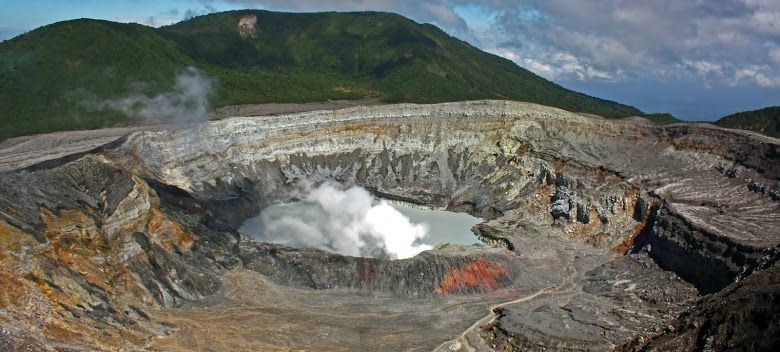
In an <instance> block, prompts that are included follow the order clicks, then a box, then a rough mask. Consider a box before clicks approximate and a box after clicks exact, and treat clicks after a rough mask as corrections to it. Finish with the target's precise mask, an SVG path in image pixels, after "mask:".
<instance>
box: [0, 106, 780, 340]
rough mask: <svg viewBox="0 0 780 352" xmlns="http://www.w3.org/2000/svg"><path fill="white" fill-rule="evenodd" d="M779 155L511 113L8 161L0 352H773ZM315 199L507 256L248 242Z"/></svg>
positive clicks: (200, 131)
mask: <svg viewBox="0 0 780 352" xmlns="http://www.w3.org/2000/svg"><path fill="white" fill-rule="evenodd" d="M778 146H780V141H778V140H777V139H775V138H770V137H764V136H761V135H757V134H753V133H745V132H740V131H736V130H728V129H723V128H717V127H712V126H708V125H688V124H678V125H670V126H656V125H653V124H651V123H648V122H647V121H645V120H642V119H640V118H635V119H626V120H605V119H601V118H595V117H591V116H584V115H579V114H575V113H571V112H567V111H563V110H558V109H554V108H549V107H544V106H539V105H533V104H526V103H518V102H509V101H473V102H458V103H445V104H435V105H414V104H399V105H386V106H370V107H352V108H346V109H341V110H330V111H311V112H303V113H296V114H287V115H278V116H255V117H228V118H224V119H221V120H219V121H210V122H206V123H203V124H199V125H194V126H189V127H187V128H183V127H181V126H179V127H175V128H174V127H171V126H168V127H166V126H155V127H153V128H152V127H150V128H143V127H142V128H134V129H126V130H117V129H114V130H108V131H104V130H101V131H81V132H66V133H59V134H52V135H41V136H33V137H25V138H22V139H18V140H12V141H8V142H4V143H3V145H2V149H0V286H2V289H0V349H2V350H10V351H16V350H19V351H21V350H30V349H32V350H72V351H78V350H89V351H93V350H105V351H118V350H164V351H186V350H198V351H208V350H211V351H223V350H246V351H250V350H290V349H293V350H299V349H307V350H339V351H344V350H355V351H363V350H387V351H393V350H399V351H400V350H404V351H408V350H419V351H424V350H440V351H458V350H461V351H474V350H480V351H482V350H499V351H511V350H570V349H574V350H602V351H607V350H701V349H711V350H725V349H728V348H736V349H744V350H767V349H771V348H773V347H776V346H777V345H778V343H779V342H778V336H780V331H778V328H777V327H778V324H777V322H778V320H779V319H778V316H779V314H778V312H779V311H780V308H778V307H779V306H778V305H777V304H776V302H777V301H778V292H779V291H780V284H779V283H780V275H779V273H778V265H779V264H778V263H777V259H778V248H780V247H778V245H779V244H780V215H778V214H780V203H779V202H778V201H779V200H780V193H778V189H780V187H779V185H780V183H779V182H778V170H780V169H778V165H780V163H778V155H779V154H780V153H778V150H779V148H778ZM303 180H306V181H307V182H321V181H324V180H335V181H338V182H342V183H344V184H354V185H358V186H361V187H364V188H366V189H368V190H369V191H371V192H372V193H373V194H374V195H376V196H378V197H381V198H385V199H391V200H397V201H402V202H406V203H412V204H418V205H421V206H425V207H435V208H441V209H447V210H452V211H458V212H464V213H469V214H471V215H473V216H476V217H479V218H481V219H483V220H484V222H482V223H480V224H477V225H476V226H475V227H474V232H475V233H476V234H477V235H478V236H479V238H480V239H482V241H484V242H485V243H487V244H488V245H487V246H458V245H449V246H440V247H437V248H435V249H433V250H430V251H425V252H423V253H421V254H419V255H416V256H414V257H412V258H408V259H402V260H382V259H375V258H361V257H350V256H342V255H338V254H333V253H329V252H325V251H321V250H316V249H300V248H291V247H286V246H284V245H280V244H271V243H262V242H257V241H254V240H251V239H249V238H244V237H242V236H241V235H240V234H239V232H238V228H239V227H240V226H241V224H242V223H243V222H244V221H245V220H246V219H248V218H250V217H252V216H254V215H256V214H258V212H259V211H260V210H261V209H263V208H264V207H266V206H268V205H270V204H275V203H279V202H287V201H290V200H292V199H294V198H295V197H294V191H295V189H296V184H298V183H299V182H302V181H303Z"/></svg>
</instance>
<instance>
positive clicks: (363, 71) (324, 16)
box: [0, 11, 642, 140]
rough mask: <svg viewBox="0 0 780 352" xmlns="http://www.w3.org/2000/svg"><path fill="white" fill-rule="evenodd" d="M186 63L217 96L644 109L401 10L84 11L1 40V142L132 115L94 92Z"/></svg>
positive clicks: (160, 78)
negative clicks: (127, 20)
mask: <svg viewBox="0 0 780 352" xmlns="http://www.w3.org/2000/svg"><path fill="white" fill-rule="evenodd" d="M246 14H252V15H255V16H257V19H258V20H257V31H256V32H255V34H253V35H251V36H249V37H246V38H242V37H241V36H240V35H239V32H238V29H237V23H238V19H239V18H240V17H241V16H242V15H246ZM186 66H196V67H199V68H200V69H201V70H203V71H205V72H207V73H208V74H209V75H210V76H212V77H214V78H216V79H217V81H218V82H219V84H218V87H217V90H216V92H215V94H214V95H213V97H212V101H211V105H212V106H222V105H232V104H241V103H262V102H306V101H322V100H327V99H358V98H365V97H381V98H382V99H383V100H385V101H388V102H400V101H407V102H424V103H433V102H443V101H456V100H466V99H483V98H495V99H513V100H521V101H530V102H536V103H541V104H545V105H550V106H555V107H560V108H563V109H567V110H572V111H582V112H589V113H594V114H599V115H603V116H606V117H612V118H615V117H624V116H631V115H641V114H642V113H641V112H640V111H639V110H637V109H635V108H633V107H630V106H626V105H622V104H618V103H615V102H611V101H606V100H602V99H597V98H593V97H589V96H587V95H584V94H580V93H577V92H573V91H570V90H567V89H564V88H563V87H561V86H558V85H556V84H554V83H552V82H549V81H547V80H545V79H543V78H541V77H539V76H536V75H534V74H533V73H531V72H529V71H527V70H525V69H523V68H520V67H518V66H517V65H515V64H514V63H512V62H511V61H509V60H506V59H503V58H500V57H498V56H495V55H491V54H488V53H484V52H482V51H480V50H478V49H476V48H474V47H472V46H470V45H468V44H467V43H465V42H463V41H460V40H458V39H456V38H453V37H450V36H448V35H447V34H446V33H444V32H443V31H441V30H440V29H438V28H437V27H435V26H432V25H421V24H417V23H415V22H413V21H411V20H409V19H406V18H404V17H402V16H399V15H394V14H388V13H376V12H365V13H318V14H289V13H274V12H267V11H232V12H224V13H218V14H212V15H207V16H201V17H197V18H194V19H191V20H188V21H184V22H180V23H177V24H175V25H172V26H167V27H163V28H159V29H155V28H149V27H145V26H142V25H137V24H121V23H113V22H108V21H96V20H73V21H66V22H60V23H55V24H52V25H49V26H45V27H41V28H39V29H36V30H34V31H32V32H30V33H27V34H24V35H22V36H19V37H17V38H14V39H12V40H9V41H6V42H3V43H0V124H2V126H3V127H2V129H0V140H2V139H5V138H8V137H12V136H18V135H25V134H31V133H40V132H48V131H57V130H70V129H84V128H97V127H104V126H110V125H117V124H124V123H128V122H131V121H130V119H129V118H128V117H126V116H122V115H120V114H119V113H118V112H114V111H90V109H88V108H86V107H85V102H86V101H90V100H100V99H106V98H111V97H118V96H121V95H122V94H124V93H126V92H128V91H131V90H133V89H142V91H143V92H145V93H147V94H155V93H158V92H162V91H166V90H169V89H171V87H172V85H173V79H174V77H175V75H176V73H177V72H180V71H181V70H182V69H183V68H184V67H186ZM140 82H143V84H142V85H140V86H139V83H140Z"/></svg>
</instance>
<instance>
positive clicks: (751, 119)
mask: <svg viewBox="0 0 780 352" xmlns="http://www.w3.org/2000/svg"><path fill="white" fill-rule="evenodd" d="M715 124H716V125H718V126H721V127H728V128H739V129H743V130H751V131H755V132H759V133H763V134H765V135H767V136H772V137H778V138H780V106H770V107H767V108H763V109H759V110H753V111H743V112H738V113H736V114H732V115H729V116H726V117H723V118H721V119H720V120H718V121H715Z"/></svg>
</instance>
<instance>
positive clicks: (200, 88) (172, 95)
mask: <svg viewBox="0 0 780 352" xmlns="http://www.w3.org/2000/svg"><path fill="white" fill-rule="evenodd" d="M213 88H214V81H213V80H212V79H210V78H208V77H207V76H206V75H205V74H204V73H203V72H201V71H200V70H198V69H197V68H195V67H187V68H186V69H185V70H184V71H182V72H181V73H180V74H179V75H178V76H176V85H175V87H174V90H173V91H171V92H167V93H162V94H158V95H156V96H154V97H148V96H146V95H143V94H140V93H131V94H127V95H125V96H123V97H120V98H117V99H111V100H106V101H102V102H99V103H96V104H88V105H90V106H91V107H94V108H95V109H98V110H103V109H113V110H118V111H121V112H123V113H125V114H127V115H128V116H133V117H138V118H141V119H144V120H146V121H151V122H197V121H203V120H204V119H205V116H206V113H207V112H208V98H209V96H210V95H211V92H212V90H213Z"/></svg>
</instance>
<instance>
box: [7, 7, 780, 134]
mask: <svg viewBox="0 0 780 352" xmlns="http://www.w3.org/2000/svg"><path fill="white" fill-rule="evenodd" d="M243 8H257V9H267V10H277V11H291V12H313V11H363V10H371V11H388V12H396V13H400V14H402V15H404V16H407V17H409V18H412V19H414V20H416V21H418V22H421V23H433V24H435V25H437V26H439V27H441V28H442V29H444V30H445V31H446V32H447V33H449V34H450V35H453V36H455V37H458V38H460V39H463V40H466V41H468V42H469V43H471V44H472V45H474V46H476V47H478V48H480V49H482V50H485V51H487V52H491V53H494V54H497V55H500V56H503V57H505V58H507V59H510V60H512V61H514V62H516V63H517V64H518V65H520V66H522V67H525V68H527V69H529V70H531V71H532V72H534V73H536V74H538V75H541V76H543V77H545V78H547V79H549V80H552V81H554V82H556V83H558V84H561V85H563V86H564V87H567V88H570V89H574V90H577V91H580V92H583V93H586V94H589V95H594V96H597V97H600V98H604V99H610V100H615V101H618V102H621V103H625V104H629V105H633V106H636V107H638V108H639V109H641V110H643V111H645V112H669V113H672V114H673V115H675V116H677V117H679V118H682V119H686V120H714V119H717V118H719V117H721V116H724V115H727V114H730V113H734V112H738V111H744V110H753V109H758V108H762V107H765V106H770V105H780V0H689V1H685V0H653V1H625V0H482V1H466V0H341V1H335V0H219V1H218V0H174V1H152V0H79V1H74V0H37V1H9V0H0V40H4V39H8V38H11V37H14V36H16V35H19V34H21V33H24V32H26V31H29V30H32V29H34V28H36V27H39V26H42V25H45V24H49V23H53V22H57V21H62V20H68V19H74V18H99V19H106V20H112V21H119V22H137V23H141V24H146V25H150V26H161V25H166V24H171V23H175V22H178V21H181V20H183V19H186V18H189V17H192V16H197V15H202V14H206V13H210V12H216V11H225V10H234V9H243Z"/></svg>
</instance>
